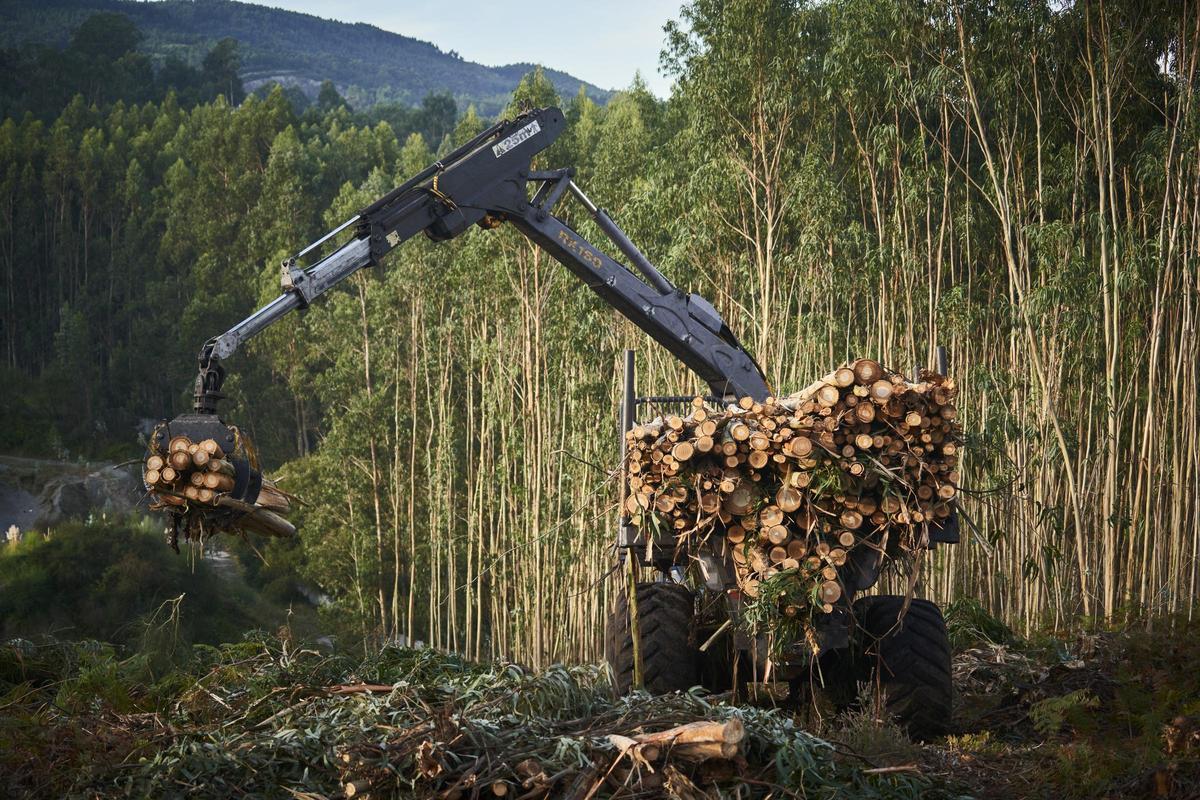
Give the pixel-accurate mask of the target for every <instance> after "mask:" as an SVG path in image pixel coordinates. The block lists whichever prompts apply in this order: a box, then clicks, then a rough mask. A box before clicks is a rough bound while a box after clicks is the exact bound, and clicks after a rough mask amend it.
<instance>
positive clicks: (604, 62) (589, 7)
mask: <svg viewBox="0 0 1200 800" xmlns="http://www.w3.org/2000/svg"><path fill="white" fill-rule="evenodd" d="M251 1H252V2H258V3H259V4H261V5H268V6H276V7H279V8H286V9H290V10H292V11H303V12H305V13H308V14H315V15H316V16H318V17H325V18H327V19H336V20H341V21H343V22H366V23H368V24H371V25H374V26H376V27H379V28H383V29H384V30H386V31H392V32H393V33H400V34H403V35H405V36H411V37H413V38H416V39H423V40H425V41H427V42H431V43H433V44H435V45H437V46H438V47H439V48H441V49H442V50H445V51H449V50H457V51H458V53H459V55H461V56H462V57H463V58H465V59H466V60H468V61H475V62H478V63H480V64H486V65H488V66H498V65H501V64H513V63H517V62H530V63H540V64H543V65H545V66H547V67H553V68H554V69H560V70H563V71H564V72H569V73H570V74H571V75H574V76H575V77H576V78H582V79H583V80H585V81H588V82H589V83H593V84H595V85H597V86H599V87H601V88H602V89H623V88H625V87H627V86H629V84H630V83H631V82H632V81H633V76H634V73H635V72H638V71H640V72H641V73H642V78H643V79H644V80H645V81H646V84H647V85H648V86H649V87H650V90H651V91H652V92H654V93H655V94H656V95H658V96H659V97H666V96H667V94H668V93H669V92H670V86H671V83H670V81H669V80H668V79H667V78H665V77H664V76H663V75H661V74H660V73H659V71H658V54H659V52H660V51H661V50H662V46H663V40H664V34H663V25H664V24H665V23H666V22H667V20H669V19H678V17H679V8H680V6H681V4H682V2H683V0H601V1H600V2H566V1H564V2H544V1H543V2H528V3H522V2H513V0H507V2H496V0H491V2H481V1H480V0H449V1H448V0H357V2H354V3H347V2H344V1H343V2H338V1H337V0H251Z"/></svg>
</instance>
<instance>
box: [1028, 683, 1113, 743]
mask: <svg viewBox="0 0 1200 800" xmlns="http://www.w3.org/2000/svg"><path fill="white" fill-rule="evenodd" d="M1099 706H1100V702H1099V701H1098V700H1097V699H1096V697H1095V696H1094V695H1093V694H1092V693H1091V692H1090V691H1088V690H1087V689H1077V690H1076V691H1074V692H1068V693H1067V694H1064V695H1061V696H1059V697H1048V698H1046V699H1045V700H1041V701H1039V702H1037V703H1035V704H1034V705H1033V706H1032V707H1030V709H1029V719H1030V721H1031V722H1032V723H1033V727H1034V730H1036V731H1037V732H1038V733H1040V734H1042V735H1043V736H1050V735H1051V734H1055V733H1058V732H1059V731H1060V730H1062V728H1063V726H1064V725H1071V726H1072V727H1076V726H1078V725H1079V724H1080V721H1081V720H1082V719H1085V718H1086V717H1085V716H1084V714H1083V712H1084V711H1086V710H1089V709H1095V708H1099Z"/></svg>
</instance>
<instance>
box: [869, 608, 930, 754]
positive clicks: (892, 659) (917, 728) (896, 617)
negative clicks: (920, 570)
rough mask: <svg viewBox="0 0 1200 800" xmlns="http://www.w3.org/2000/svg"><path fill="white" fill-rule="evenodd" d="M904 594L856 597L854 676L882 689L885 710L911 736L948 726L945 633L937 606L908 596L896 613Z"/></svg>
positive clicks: (921, 734)
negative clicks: (909, 599)
mask: <svg viewBox="0 0 1200 800" xmlns="http://www.w3.org/2000/svg"><path fill="white" fill-rule="evenodd" d="M904 599H905V598H903V597H899V596H896V595H878V596H875V597H863V598H861V599H859V600H857V601H855V603H854V619H855V623H856V625H857V628H858V641H857V647H856V648H855V649H856V651H857V655H858V659H857V660H858V662H859V665H860V667H861V671H860V672H859V678H860V679H861V680H868V681H870V682H871V684H872V685H873V686H874V687H876V689H878V690H882V691H883V693H884V695H885V696H886V698H887V709H888V711H889V712H890V713H891V714H892V715H893V716H894V717H895V718H896V719H897V720H898V721H899V722H900V724H902V725H903V726H904V727H905V728H907V729H908V732H909V734H910V735H911V736H912V737H914V738H916V739H928V738H933V737H935V736H940V735H942V734H945V733H946V732H947V731H948V730H949V727H950V716H951V711H952V696H953V693H954V689H953V680H952V678H951V676H950V638H949V636H948V635H947V633H946V621H945V620H944V619H942V612H941V611H940V610H938V607H937V606H936V605H934V604H933V603H931V602H929V601H928V600H913V601H912V602H911V604H910V605H909V607H908V612H907V613H905V614H904V616H903V617H901V616H900V612H901V610H902V609H903V607H904Z"/></svg>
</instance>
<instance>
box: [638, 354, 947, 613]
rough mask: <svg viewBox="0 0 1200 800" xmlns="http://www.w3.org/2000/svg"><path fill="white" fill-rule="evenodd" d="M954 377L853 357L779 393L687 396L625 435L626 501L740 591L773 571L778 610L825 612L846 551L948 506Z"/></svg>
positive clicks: (920, 527)
mask: <svg viewBox="0 0 1200 800" xmlns="http://www.w3.org/2000/svg"><path fill="white" fill-rule="evenodd" d="M955 394H956V390H955V387H954V384H953V382H952V381H949V380H947V379H946V378H944V377H943V376H941V375H938V374H936V373H933V372H922V373H921V375H920V380H919V382H916V383H912V382H909V381H907V380H906V379H905V378H904V377H903V376H901V375H899V374H897V373H893V372H889V371H886V370H884V369H883V368H882V367H881V366H880V365H879V364H878V363H877V362H875V361H871V360H869V359H860V360H858V361H855V362H853V363H851V364H849V365H846V366H843V367H841V368H839V369H837V370H835V371H834V372H831V373H830V374H828V375H826V376H825V377H824V378H822V379H821V380H819V381H816V382H815V383H813V384H812V385H810V386H809V387H807V388H806V389H804V390H803V391H801V392H798V393H796V394H794V395H791V396H789V397H786V398H782V399H775V398H768V399H767V400H766V401H765V402H763V403H757V402H754V401H753V400H752V399H751V398H748V397H746V398H742V400H741V401H740V402H739V403H738V404H737V405H730V406H729V407H728V408H726V409H724V410H720V411H713V410H711V409H709V408H708V407H706V406H705V403H704V401H703V399H701V398H696V399H695V400H694V401H693V402H692V409H691V413H690V414H688V415H687V416H675V415H668V416H662V417H659V418H658V419H656V420H654V421H653V422H649V423H646V424H641V425H636V426H634V428H633V429H632V430H631V431H630V432H629V433H628V434H627V444H628V462H627V469H628V492H627V496H626V501H625V512H626V513H627V514H629V516H630V517H631V520H632V521H633V523H634V524H635V525H638V526H639V527H640V528H641V529H642V530H643V531H644V532H646V533H647V534H648V535H649V537H650V538H652V539H654V540H655V541H657V542H660V543H661V542H663V541H664V540H665V541H668V542H669V541H670V540H671V539H672V538H673V539H674V545H675V546H679V547H687V548H688V549H690V550H692V551H694V549H695V548H696V547H698V546H708V547H710V548H712V550H713V552H715V553H717V554H718V555H721V556H723V557H725V558H726V559H727V563H728V564H729V565H730V566H731V567H732V571H733V574H735V575H736V576H737V581H738V585H739V586H740V588H741V590H742V592H743V593H744V594H745V595H747V596H749V597H751V598H754V597H758V596H759V594H760V591H761V587H762V585H763V582H764V581H771V585H770V588H771V589H772V592H771V595H772V598H773V599H777V600H779V601H780V602H781V603H782V604H783V607H782V608H781V609H780V610H781V611H782V612H783V613H785V614H786V615H787V616H788V617H793V618H794V617H798V616H809V615H810V614H811V613H812V612H818V613H819V612H826V613H827V612H830V611H832V609H833V604H834V603H836V602H837V600H838V599H839V598H840V597H841V596H842V593H843V586H842V583H841V580H840V578H839V574H840V573H839V568H840V567H843V566H844V565H845V564H846V563H847V560H848V559H849V558H851V553H852V552H853V550H854V549H855V548H861V547H870V548H876V549H879V550H882V551H883V552H885V553H886V554H887V555H888V556H890V557H892V558H897V557H903V556H904V555H906V554H911V553H915V552H916V551H917V550H918V549H919V548H921V547H922V546H923V545H924V544H925V543H926V542H927V532H928V528H927V526H929V525H938V524H940V523H941V522H942V521H943V520H945V519H946V518H947V517H948V516H950V514H951V510H952V504H953V502H954V497H955V494H956V493H957V491H958V490H957V486H958V481H959V477H958V471H957V466H958V455H959V451H960V449H961V446H962V430H961V428H960V426H959V424H958V422H957V421H956V420H957V409H956V408H955V405H954V399H955Z"/></svg>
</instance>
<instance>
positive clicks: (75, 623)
mask: <svg viewBox="0 0 1200 800" xmlns="http://www.w3.org/2000/svg"><path fill="white" fill-rule="evenodd" d="M180 595H183V597H184V599H183V601H182V602H179V603H178V604H177V608H174V610H173V612H172V613H173V615H174V616H172V614H168V615H167V616H166V617H165V620H166V621H167V622H169V623H170V624H169V625H168V627H167V628H165V629H164V628H163V625H164V624H165V623H164V618H162V615H163V613H164V611H163V609H162V608H161V607H162V604H163V603H165V602H167V601H170V600H173V599H175V598H178V597H179V596H180ZM272 616H274V613H273V612H272V610H271V609H270V608H269V607H268V606H265V605H264V604H263V603H262V602H261V601H258V600H256V599H255V597H254V596H253V594H252V593H251V592H250V591H249V590H247V589H246V587H245V586H244V585H241V584H239V582H238V581H237V580H236V579H234V578H232V577H222V576H219V575H217V574H216V573H215V572H214V571H213V568H212V567H211V566H210V564H209V562H207V561H205V560H195V561H193V560H192V559H190V558H180V557H178V556H176V555H175V554H174V553H172V552H171V550H170V549H169V548H167V547H165V546H164V545H163V542H162V537H161V536H160V535H158V534H157V533H152V532H150V531H149V530H147V527H146V526H145V525H139V524H136V523H126V522H99V523H90V524H71V525H65V526H63V527H61V528H58V529H55V530H54V531H53V532H52V533H51V534H50V536H49V537H48V538H44V537H42V536H40V535H31V536H28V537H26V539H25V540H24V541H23V542H21V543H20V544H19V545H17V546H8V547H0V639H2V638H10V637H16V636H23V637H29V638H32V637H36V636H38V635H41V634H43V633H46V632H53V633H54V634H55V635H58V636H64V637H66V636H69V637H71V638H80V639H89V638H90V639H100V640H103V641H111V642H114V643H117V644H119V645H124V646H131V647H137V646H141V645H147V646H148V645H149V644H151V641H150V640H154V641H155V642H158V645H156V646H155V647H154V648H153V649H155V650H156V651H160V650H163V649H164V648H165V643H166V642H167V641H169V640H177V641H179V642H182V643H184V644H187V643H190V642H210V643H216V642H222V641H228V640H231V639H236V638H238V637H239V636H240V635H241V632H242V631H244V630H247V629H250V628H254V627H256V626H258V625H260V624H269V623H270V621H271V617H272ZM165 634H169V636H167V637H166V638H165V639H164V635H165ZM159 645H161V646H159Z"/></svg>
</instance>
